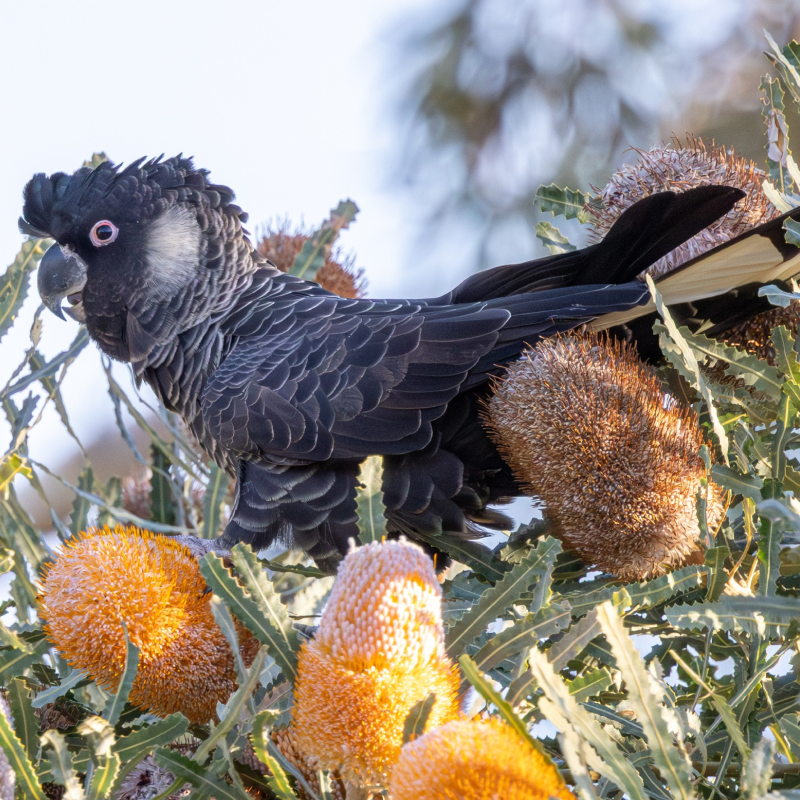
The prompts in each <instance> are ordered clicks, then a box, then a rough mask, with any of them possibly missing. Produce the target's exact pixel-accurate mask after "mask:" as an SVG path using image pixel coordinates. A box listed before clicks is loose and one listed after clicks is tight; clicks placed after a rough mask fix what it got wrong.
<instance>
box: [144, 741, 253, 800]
mask: <svg viewBox="0 0 800 800" xmlns="http://www.w3.org/2000/svg"><path fill="white" fill-rule="evenodd" d="M153 757H154V758H155V760H156V763H157V764H159V765H160V766H162V767H164V768H165V769H168V770H169V771H170V772H171V773H172V774H173V775H175V778H176V783H177V782H178V781H180V782H181V783H183V782H186V783H190V784H191V785H192V786H193V787H195V788H196V789H197V790H198V791H197V792H192V797H193V798H195V797H198V798H200V797H202V798H206V797H209V796H211V797H213V798H214V800H250V798H249V797H248V795H247V794H246V793H245V792H243V791H242V790H241V789H239V787H238V786H235V785H230V784H228V783H227V782H226V781H225V780H223V779H222V778H218V777H217V776H216V775H215V774H214V773H213V771H212V770H208V771H206V770H205V769H204V768H203V767H201V766H200V765H199V764H197V763H195V762H194V761H192V760H191V759H189V758H187V757H186V756H182V755H181V754H180V753H178V752H177V751H175V750H167V749H166V748H165V747H159V748H158V749H156V751H155V752H154V753H153ZM173 785H174V784H173Z"/></svg>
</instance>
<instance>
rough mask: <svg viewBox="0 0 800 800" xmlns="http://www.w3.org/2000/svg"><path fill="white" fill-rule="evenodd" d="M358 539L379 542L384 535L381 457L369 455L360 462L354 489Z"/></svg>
mask: <svg viewBox="0 0 800 800" xmlns="http://www.w3.org/2000/svg"><path fill="white" fill-rule="evenodd" d="M356 507H357V513H358V530H359V536H358V538H359V541H360V542H361V544H369V543H370V542H380V541H381V539H383V537H384V536H385V535H386V516H385V513H384V512H385V509H384V505H383V458H382V457H381V456H370V457H369V458H367V459H365V460H364V462H363V463H362V464H361V470H360V471H359V473H358V488H357V489H356Z"/></svg>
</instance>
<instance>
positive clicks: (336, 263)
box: [258, 220, 367, 299]
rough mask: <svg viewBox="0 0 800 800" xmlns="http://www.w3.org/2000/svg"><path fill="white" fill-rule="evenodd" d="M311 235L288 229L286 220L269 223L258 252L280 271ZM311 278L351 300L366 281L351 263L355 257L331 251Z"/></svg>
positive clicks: (363, 289)
mask: <svg viewBox="0 0 800 800" xmlns="http://www.w3.org/2000/svg"><path fill="white" fill-rule="evenodd" d="M310 237H311V231H308V230H306V229H305V228H303V227H299V228H296V229H292V226H291V224H290V223H289V221H288V220H283V221H282V222H279V223H278V224H277V225H275V227H273V226H272V224H270V225H269V226H268V227H267V229H266V230H265V231H264V232H263V234H262V235H261V238H260V239H259V241H258V252H259V253H261V255H263V256H266V257H267V258H268V259H269V260H270V261H271V262H272V263H273V264H275V266H276V267H277V268H278V269H279V270H280V271H281V272H288V271H289V270H290V269H291V268H292V264H293V263H294V259H295V256H297V254H298V253H299V252H300V251H301V250H302V249H303V245H304V244H305V243H306V242H307V241H308V240H309V238H310ZM314 280H315V281H316V282H317V283H318V284H319V285H320V286H321V287H322V288H323V289H327V290H328V291H329V292H332V293H333V294H338V295H339V296H340V297H347V298H349V299H355V298H358V297H364V295H365V294H366V289H367V281H366V278H365V277H364V270H363V269H361V268H360V267H356V266H355V256H354V255H353V254H352V253H350V254H347V255H346V254H344V253H343V252H342V251H341V250H340V249H337V250H333V251H332V252H331V253H330V254H329V255H328V257H327V258H326V259H325V263H324V264H323V265H322V266H321V267H320V268H319V271H318V272H317V274H316V275H315V276H314Z"/></svg>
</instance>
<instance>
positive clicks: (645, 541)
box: [485, 334, 722, 580]
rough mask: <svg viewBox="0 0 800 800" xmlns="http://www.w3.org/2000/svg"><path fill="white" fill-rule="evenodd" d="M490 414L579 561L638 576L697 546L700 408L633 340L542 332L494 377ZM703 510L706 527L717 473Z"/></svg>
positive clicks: (507, 454)
mask: <svg viewBox="0 0 800 800" xmlns="http://www.w3.org/2000/svg"><path fill="white" fill-rule="evenodd" d="M485 419H486V422H487V424H488V426H489V428H490V432H491V435H492V436H493V438H494V439H495V441H497V443H498V446H499V448H500V452H501V453H502V454H503V457H504V458H505V459H506V460H507V461H508V463H509V464H510V466H511V468H512V469H513V470H514V474H515V475H516V476H517V478H518V479H519V480H520V481H521V482H522V483H523V485H525V486H527V487H528V488H529V489H530V491H531V493H532V494H536V495H538V496H539V497H541V499H542V500H543V501H544V503H545V506H546V508H547V515H548V518H549V519H550V521H551V522H552V523H553V524H554V526H555V529H556V532H557V533H559V535H560V536H562V537H563V539H564V540H565V542H566V543H567V545H568V546H569V547H571V548H572V549H574V550H575V551H576V552H577V553H578V555H579V556H580V557H581V558H582V559H583V560H584V561H587V562H589V563H593V564H596V565H597V566H598V567H600V568H601V569H603V570H605V571H607V572H610V573H612V574H614V575H618V576H619V577H621V578H624V579H628V580H639V579H642V578H648V577H651V576H654V575H659V574H661V573H662V572H664V571H666V570H667V569H670V568H673V567H677V566H680V565H683V564H685V563H687V562H688V561H690V560H694V559H695V558H696V556H697V555H698V554H699V553H698V544H697V540H698V537H699V525H698V522H697V512H696V496H697V491H698V489H699V488H700V480H701V478H703V477H704V476H705V467H704V465H703V462H702V460H701V459H700V456H699V449H700V446H701V445H702V444H703V437H702V433H701V431H700V429H699V427H698V424H697V417H696V415H695V413H694V412H693V411H692V410H690V409H685V408H682V407H681V406H679V405H678V404H677V403H676V402H675V401H674V399H673V398H671V397H669V396H667V395H665V394H664V393H663V392H662V391H661V386H660V383H659V380H658V378H657V376H656V375H655V373H654V372H653V371H652V369H651V368H650V367H648V366H647V365H645V364H643V363H642V362H641V361H639V359H638V358H637V357H636V352H635V350H634V349H633V348H631V347H629V346H627V345H624V344H620V343H619V342H609V341H607V340H606V339H605V338H603V337H600V336H594V335H591V336H585V337H580V336H577V335H574V334H570V335H566V336H560V337H555V338H551V339H546V340H544V341H542V342H540V343H539V344H537V346H536V347H535V348H534V349H533V350H532V351H530V352H529V353H528V354H527V355H526V356H524V357H523V358H522V359H520V360H519V361H517V362H516V363H515V364H512V365H511V366H510V367H509V369H508V372H507V374H506V376H505V377H504V378H503V379H502V380H499V381H498V382H497V384H496V387H495V393H494V395H493V396H492V397H491V399H490V401H489V402H488V404H487V408H486V412H485ZM707 516H708V525H709V526H710V527H712V528H713V527H714V526H715V525H716V524H717V523H718V522H719V520H720V519H721V517H722V502H721V492H720V490H719V488H718V487H716V486H714V485H713V484H712V485H710V487H709V496H708V514H707Z"/></svg>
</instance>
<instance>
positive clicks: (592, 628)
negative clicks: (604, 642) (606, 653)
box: [547, 610, 600, 672]
mask: <svg viewBox="0 0 800 800" xmlns="http://www.w3.org/2000/svg"><path fill="white" fill-rule="evenodd" d="M599 635H600V623H599V622H598V620H597V612H596V611H594V610H592V611H590V612H589V613H588V614H587V615H586V616H585V617H584V618H583V619H581V620H580V621H579V622H576V623H575V624H574V625H573V626H572V627H571V628H570V629H569V630H568V631H567V632H566V633H565V634H564V636H563V638H562V639H561V640H560V641H558V642H556V643H555V644H554V645H553V646H552V647H551V648H550V649H549V650H548V651H547V660H548V661H549V662H550V665H551V666H552V668H553V671H554V672H561V670H562V669H564V668H565V667H566V666H567V664H568V663H569V662H570V661H572V659H574V658H577V657H578V656H579V655H580V654H581V653H582V652H583V651H584V649H585V648H586V645H588V644H589V642H591V641H592V639H594V638H596V637H597V636H599Z"/></svg>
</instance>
